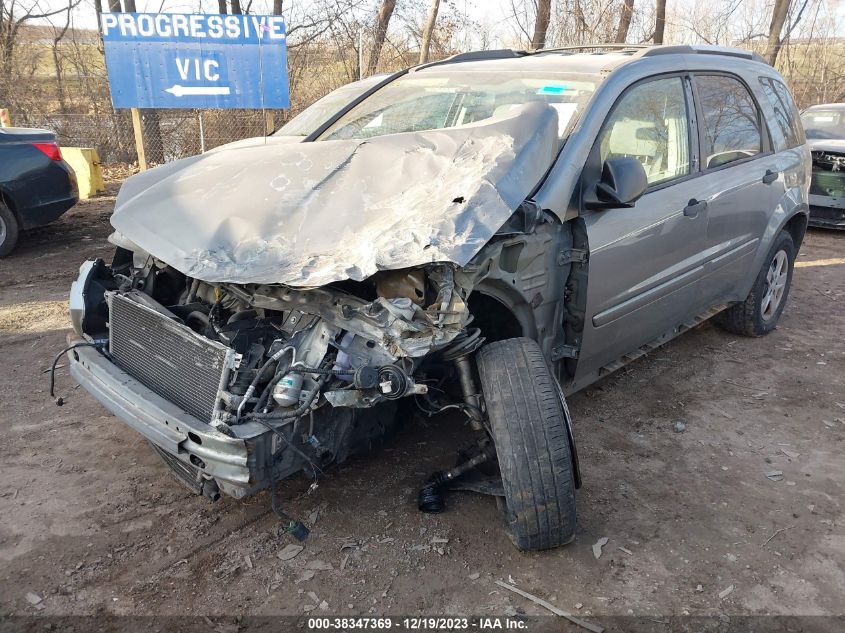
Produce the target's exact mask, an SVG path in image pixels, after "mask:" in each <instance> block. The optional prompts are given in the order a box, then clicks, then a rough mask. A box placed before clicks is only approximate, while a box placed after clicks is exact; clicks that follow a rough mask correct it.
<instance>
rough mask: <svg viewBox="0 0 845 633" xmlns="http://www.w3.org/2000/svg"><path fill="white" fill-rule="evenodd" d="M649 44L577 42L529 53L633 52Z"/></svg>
mask: <svg viewBox="0 0 845 633" xmlns="http://www.w3.org/2000/svg"><path fill="white" fill-rule="evenodd" d="M650 47H651V45H650V44H577V45H573V46H555V47H554V48H541V49H539V50H537V51H534V52H533V53H531V54H532V55H541V54H542V53H568V52H578V51H585V50H597V51H611V52H615V53H628V52H630V53H634V52H638V51H639V50H640V49H644V48H650Z"/></svg>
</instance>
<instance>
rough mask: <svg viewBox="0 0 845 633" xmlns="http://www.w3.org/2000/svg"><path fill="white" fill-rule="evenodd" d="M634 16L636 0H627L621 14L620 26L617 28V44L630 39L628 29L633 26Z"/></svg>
mask: <svg viewBox="0 0 845 633" xmlns="http://www.w3.org/2000/svg"><path fill="white" fill-rule="evenodd" d="M632 17H634V0H625V1H624V3H623V4H622V12H621V13H620V14H619V28H618V29H616V39H615V40H614V41H615V42H616V43H617V44H624V43H625V40H627V39H628V30H629V29H630V28H631V18H632Z"/></svg>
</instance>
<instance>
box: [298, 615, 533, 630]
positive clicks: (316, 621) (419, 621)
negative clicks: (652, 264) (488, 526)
mask: <svg viewBox="0 0 845 633" xmlns="http://www.w3.org/2000/svg"><path fill="white" fill-rule="evenodd" d="M307 627H308V630H309V631H368V630H369V631H391V630H393V631H467V630H472V631H527V630H528V622H526V621H525V620H523V619H521V618H515V617H498V616H484V617H471V618H470V617H434V616H413V617H398V618H395V617H324V618H316V617H315V618H308V621H307Z"/></svg>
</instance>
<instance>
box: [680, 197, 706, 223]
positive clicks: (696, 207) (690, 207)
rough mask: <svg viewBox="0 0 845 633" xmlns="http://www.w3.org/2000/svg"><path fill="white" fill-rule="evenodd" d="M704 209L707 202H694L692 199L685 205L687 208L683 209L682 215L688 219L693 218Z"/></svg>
mask: <svg viewBox="0 0 845 633" xmlns="http://www.w3.org/2000/svg"><path fill="white" fill-rule="evenodd" d="M706 208H707V200H696V199H695V198H693V199H692V200H690V201H689V202H688V203H687V206H685V207H684V215H685V216H687V217H688V218H694V217H695V216H697V215H698V214H699V213H701V212H702V211H704V209H706Z"/></svg>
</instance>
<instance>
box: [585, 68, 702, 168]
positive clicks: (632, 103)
mask: <svg viewBox="0 0 845 633" xmlns="http://www.w3.org/2000/svg"><path fill="white" fill-rule="evenodd" d="M599 143H600V145H599V151H600V155H601V162H602V164H604V161H606V160H607V159H608V158H617V157H622V156H629V157H633V158H636V159H637V160H639V161H640V162H641V163H642V164H643V168H645V173H646V176H647V178H648V184H649V185H656V184H660V183H664V182H667V181H669V180H673V179H675V178H680V177H681V176H686V175H687V174H689V173H690V152H689V122H688V118H687V106H686V98H685V96H684V85H683V81H682V79H681V78H680V77H670V78H666V79H656V80H653V81H649V82H646V83H642V84H638V85H636V86H634V87H633V88H631V89H630V90H628V91H627V92H626V93H625V94H624V95H623V96H622V98H621V99H620V100H619V102H618V103H617V104H616V106H615V107H614V108H613V112H611V114H610V116H609V117H608V119H607V121H606V122H605V124H604V128H603V129H602V132H601V134H600V136H599Z"/></svg>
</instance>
